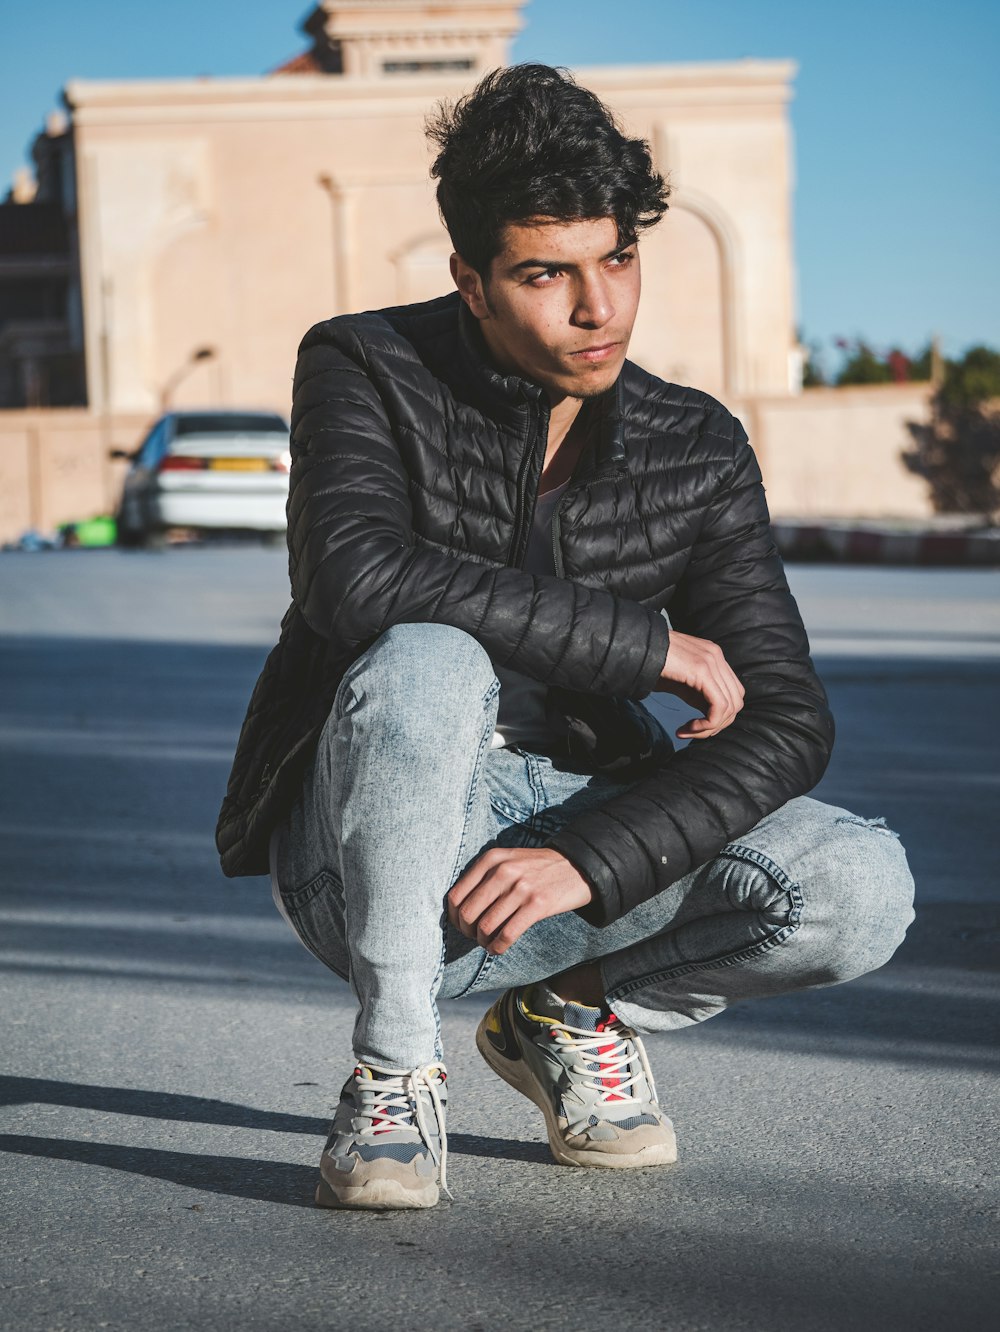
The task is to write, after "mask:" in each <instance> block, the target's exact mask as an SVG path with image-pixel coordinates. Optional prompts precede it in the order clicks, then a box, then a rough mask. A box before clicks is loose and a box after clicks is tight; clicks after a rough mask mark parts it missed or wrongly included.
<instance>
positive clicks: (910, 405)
mask: <svg viewBox="0 0 1000 1332" xmlns="http://www.w3.org/2000/svg"><path fill="white" fill-rule="evenodd" d="M929 397H930V387H929V385H926V384H904V385H899V386H896V385H878V386H874V387H871V388H848V389H808V390H807V391H806V392H804V393H802V394H801V395H799V396H798V397H795V398H758V399H751V400H745V401H744V402H743V403H734V404H733V405H734V407H735V409H736V411H737V412H738V413H739V415H740V416H741V418H742V420H743V423H744V425H745V426H746V428H747V431H748V433H749V435H750V438H751V441H752V443H753V445H754V449H755V450H756V453H757V457H758V458H759V460H760V465H761V471H762V472H763V474H764V482H765V485H766V488H767V499H768V505H769V507H770V510H771V515H772V517H774V518H889V519H895V520H906V519H911V520H919V519H922V518H926V517H929V516H930V515H931V514H932V512H933V509H932V506H931V503H930V498H929V495H928V491H927V487H926V486H925V485H924V483H923V482H922V481H921V480H920V479H919V478H918V477H915V476H913V475H912V474H911V473H909V472H907V471H906V470H905V468H904V467H903V464H902V463H901V462H900V461H899V454H900V452H901V451H902V450H903V449H905V448H907V447H908V446H909V441H910V436H909V433H908V431H907V429H906V422H907V421H922V420H926V419H927V415H928V411H929ZM149 424H150V419H149V418H148V417H146V416H143V415H141V414H131V415H129V414H121V415H117V416H115V417H113V418H112V419H111V420H110V421H109V422H105V421H103V420H102V419H101V418H100V417H99V416H96V415H95V414H93V413H91V412H88V411H86V410H85V409H83V408H80V409H76V408H71V409H64V410H58V409H51V410H36V411H15V412H0V542H3V541H10V540H12V539H14V538H16V537H18V536H20V535H21V533H22V532H24V531H26V530H27V529H28V528H37V529H38V530H40V531H51V530H53V529H54V528H56V527H57V526H58V525H59V524H60V523H64V522H70V521H73V520H77V519H82V518H89V517H93V516H94V515H96V514H99V513H110V512H113V510H114V508H115V506H116V504H117V500H118V495H119V492H120V488H121V482H122V477H123V476H124V473H125V468H126V464H125V463H123V462H112V461H111V460H110V459H109V458H108V456H107V455H108V450H109V449H110V448H124V449H131V448H133V447H134V446H135V445H136V444H137V443H138V442H139V441H140V439H141V438H142V436H143V434H144V432H145V430H146V429H147V428H148V426H149Z"/></svg>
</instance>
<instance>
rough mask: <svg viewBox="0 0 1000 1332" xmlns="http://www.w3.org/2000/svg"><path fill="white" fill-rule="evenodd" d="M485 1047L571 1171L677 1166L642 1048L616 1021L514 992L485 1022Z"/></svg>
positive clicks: (536, 992)
mask: <svg viewBox="0 0 1000 1332" xmlns="http://www.w3.org/2000/svg"><path fill="white" fill-rule="evenodd" d="M476 1045H477V1046H478V1047H479V1053H480V1054H481V1055H482V1056H483V1058H484V1059H485V1060H486V1062H487V1063H488V1064H489V1066H490V1068H492V1070H493V1072H494V1073H496V1074H498V1075H499V1076H500V1077H501V1078H503V1080H504V1082H509V1083H510V1085H511V1086H512V1087H515V1088H516V1089H517V1090H518V1091H519V1092H521V1093H522V1095H524V1096H527V1097H528V1099H529V1100H531V1101H534V1103H535V1104H536V1105H537V1106H538V1108H539V1109H540V1110H541V1112H542V1114H543V1115H544V1116H545V1127H546V1130H547V1132H548V1138H549V1146H550V1148H551V1149H552V1155H553V1156H554V1157H555V1159H556V1160H557V1161H559V1162H561V1163H562V1164H563V1165H579V1166H598V1167H606V1168H610V1169H614V1170H622V1169H629V1168H631V1167H637V1166H652V1165H669V1164H670V1163H671V1162H673V1161H676V1160H677V1141H676V1139H675V1137H674V1128H673V1125H672V1124H671V1122H670V1120H669V1119H668V1118H667V1117H666V1115H664V1113H663V1111H662V1110H661V1109H660V1107H659V1105H658V1104H657V1101H656V1087H655V1085H654V1083H653V1074H652V1072H651V1071H650V1067H649V1060H648V1059H647V1058H646V1051H645V1050H644V1049H643V1045H642V1041H640V1040H639V1038H638V1036H637V1035H636V1034H635V1032H634V1031H633V1030H632V1029H631V1027H626V1026H625V1025H624V1024H623V1023H622V1022H620V1021H619V1019H618V1018H617V1017H615V1015H614V1013H611V1012H608V1011H607V1010H602V1009H600V1008H589V1007H587V1006H586V1005H584V1004H573V1003H564V1002H563V1000H562V999H560V998H559V996H558V995H557V994H555V993H554V992H553V991H552V990H550V989H549V987H548V986H547V985H540V984H539V985H530V986H528V987H527V988H526V989H523V990H507V991H506V992H505V993H504V994H503V995H502V996H501V997H500V998H499V999H498V1000H497V1002H496V1003H495V1004H494V1005H493V1007H492V1008H491V1009H490V1010H489V1012H488V1013H487V1014H486V1016H485V1017H484V1018H483V1020H482V1022H480V1024H479V1029H478V1030H477V1032H476Z"/></svg>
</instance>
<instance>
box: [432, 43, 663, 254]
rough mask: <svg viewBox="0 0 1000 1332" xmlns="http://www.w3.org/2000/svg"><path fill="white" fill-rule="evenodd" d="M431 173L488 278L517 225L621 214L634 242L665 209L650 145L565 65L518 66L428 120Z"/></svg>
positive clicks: (448, 220) (442, 203)
mask: <svg viewBox="0 0 1000 1332" xmlns="http://www.w3.org/2000/svg"><path fill="white" fill-rule="evenodd" d="M426 132H427V137H428V139H430V141H431V142H432V143H433V144H435V145H436V146H437V148H438V153H437V156H436V158H435V160H434V164H433V166H432V167H431V176H432V177H433V178H435V179H436V180H437V181H438V187H437V201H438V208H439V209H440V212H441V218H442V220H443V222H444V224H445V226H446V227H447V228H448V234H449V235H450V236H451V240H452V244H453V245H454V247H455V249H456V250H457V251H458V253H459V254H460V255H461V256H462V258H463V259H464V260H465V261H466V263H468V264H470V265H471V266H472V267H473V268H474V269H475V270H476V271H477V272H478V273H480V274H481V275H483V276H486V275H487V274H488V271H489V266H490V264H491V262H492V261H493V259H494V257H495V256H496V255H497V254H499V252H500V249H501V246H502V241H503V230H504V227H506V226H507V225H508V224H509V223H511V222H526V221H528V220H529V219H532V218H542V217H544V218H555V219H557V220H559V221H562V222H569V221H575V220H577V219H580V218H600V217H611V218H614V221H615V224H616V226H617V228H618V241H619V244H621V245H626V244H628V243H629V242H630V241H633V240H635V239H636V238H637V237H638V236H639V234H640V233H641V232H642V231H645V230H646V229H648V228H649V227H652V226H655V225H656V223H657V222H659V220H660V218H661V217H662V216H663V214H664V213H665V212H666V210H667V206H668V205H667V199H668V197H669V194H670V189H669V186H668V185H667V183H666V181H665V180H664V178H663V176H662V175H660V174H659V173H658V172H657V171H656V170H655V169H654V167H653V163H652V159H651V157H650V152H649V145H648V143H647V142H646V141H645V140H644V139H630V138H628V137H627V136H626V135H625V134H624V133H623V132H622V129H621V127H620V126H619V124H618V122H617V121H616V119H615V117H614V115H613V114H612V113H611V111H610V110H609V109H608V108H607V107H606V106H605V105H604V103H603V102H602V101H601V99H600V98H599V97H598V96H597V95H596V94H595V93H592V92H591V91H590V90H589V89H588V88H582V87H581V86H580V85H579V84H578V83H577V82H576V80H575V79H574V78H573V76H572V75H571V74H570V73H569V71H568V70H565V69H555V68H553V67H552V66H550V65H535V64H526V65H511V66H508V67H506V68H504V69H496V70H494V71H493V72H492V73H490V74H487V75H486V77H485V78H484V79H482V81H481V82H480V83H479V84H478V85H477V86H476V87H475V88H474V89H473V90H472V92H471V93H469V94H467V95H466V96H465V97H462V98H460V99H459V101H457V102H455V103H448V102H442V103H440V104H439V105H438V106H437V108H436V109H435V111H434V112H433V114H432V115H431V116H430V118H429V119H428V121H427V126H426Z"/></svg>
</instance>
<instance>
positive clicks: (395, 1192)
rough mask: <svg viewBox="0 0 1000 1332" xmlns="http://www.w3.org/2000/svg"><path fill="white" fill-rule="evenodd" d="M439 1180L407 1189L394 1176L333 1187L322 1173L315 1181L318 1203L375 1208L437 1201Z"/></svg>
mask: <svg viewBox="0 0 1000 1332" xmlns="http://www.w3.org/2000/svg"><path fill="white" fill-rule="evenodd" d="M439 1197H440V1191H439V1189H438V1186H437V1184H428V1185H427V1187H426V1188H423V1189H408V1188H405V1187H404V1185H402V1184H398V1183H397V1182H396V1181H395V1180H394V1179H370V1180H367V1181H366V1182H365V1183H364V1184H361V1185H359V1186H358V1187H357V1188H344V1187H340V1188H334V1187H333V1185H332V1184H330V1183H329V1181H328V1180H327V1179H325V1178H324V1177H323V1176H322V1175H321V1176H320V1180H319V1183H318V1184H317V1185H316V1206H317V1207H339V1208H354V1209H359V1208H360V1209H363V1210H368V1211H373V1212H387V1211H404V1210H412V1209H413V1208H418V1207H434V1206H436V1205H437V1202H438V1199H439Z"/></svg>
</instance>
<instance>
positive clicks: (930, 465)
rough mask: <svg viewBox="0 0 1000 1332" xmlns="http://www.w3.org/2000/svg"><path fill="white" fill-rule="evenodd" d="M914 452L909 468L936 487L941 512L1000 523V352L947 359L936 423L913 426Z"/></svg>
mask: <svg viewBox="0 0 1000 1332" xmlns="http://www.w3.org/2000/svg"><path fill="white" fill-rule="evenodd" d="M907 429H908V430H909V432H910V434H911V436H912V437H913V441H914V446H915V447H914V448H913V449H911V450H909V451H904V452H903V453H902V454H901V457H902V460H903V463H904V465H905V466H906V467H907V468H908V469H909V471H911V472H915V473H916V474H917V475H918V476H922V477H923V478H924V479H925V480H926V481H927V483H928V485H929V486H930V490H931V501H932V503H933V505H934V508H935V510H936V511H937V512H938V513H969V514H979V515H981V516H982V518H983V521H984V522H986V523H989V524H992V523H995V522H997V520H998V519H1000V352H997V351H994V350H993V349H992V348H991V347H981V346H980V347H970V348H969V350H968V351H967V352H966V353H965V355H964V356H963V357H962V358H961V360H958V361H946V362H945V366H944V374H943V377H942V380H941V383H940V385H939V386H938V388H937V390H936V391H935V393H934V396H933V398H932V399H931V419H930V421H929V422H928V423H926V424H923V423H920V422H916V421H911V422H909V423H908V426H907Z"/></svg>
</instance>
